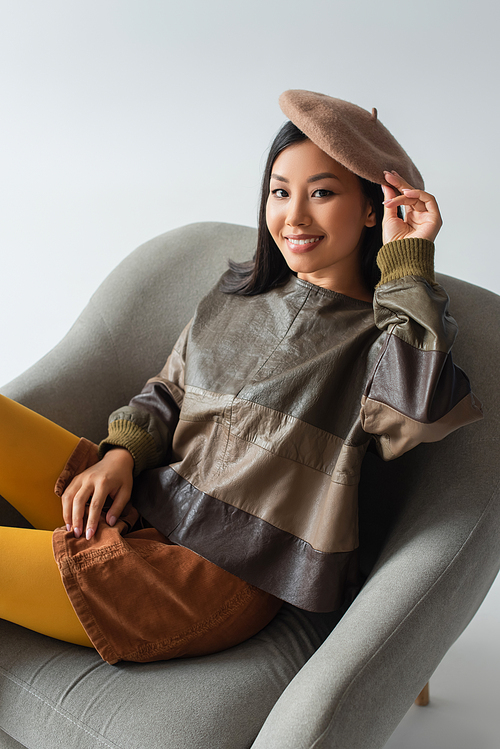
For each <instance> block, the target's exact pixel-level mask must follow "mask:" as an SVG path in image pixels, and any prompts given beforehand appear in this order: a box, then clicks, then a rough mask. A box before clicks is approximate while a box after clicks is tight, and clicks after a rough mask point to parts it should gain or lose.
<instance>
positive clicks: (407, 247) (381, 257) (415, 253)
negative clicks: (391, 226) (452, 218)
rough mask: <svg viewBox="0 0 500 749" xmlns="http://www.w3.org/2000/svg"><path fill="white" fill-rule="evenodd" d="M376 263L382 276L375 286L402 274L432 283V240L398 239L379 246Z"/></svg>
mask: <svg viewBox="0 0 500 749" xmlns="http://www.w3.org/2000/svg"><path fill="white" fill-rule="evenodd" d="M377 265H378V267H379V268H380V271H381V273H382V277H381V279H380V282H379V283H378V284H377V286H382V284H384V283H387V282H388V281H395V280H396V279H398V278H404V276H420V277H422V278H425V280H426V281H430V282H431V283H434V242H431V241H430V240H429V239H398V240H396V241H394V242H387V244H385V245H384V246H383V247H381V248H380V250H379V253H378V255H377Z"/></svg>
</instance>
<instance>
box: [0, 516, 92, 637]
mask: <svg viewBox="0 0 500 749" xmlns="http://www.w3.org/2000/svg"><path fill="white" fill-rule="evenodd" d="M0 618H2V619H7V620H8V621H11V622H14V623H15V624H20V625H21V626H22V627H27V628H28V629H32V630H34V631H35V632H40V633H41V634H44V635H48V636H49V637H55V638H57V639H58V640H64V641H65V642H72V643H74V644H75V645H86V646H87V647H93V646H92V643H91V641H90V640H89V638H88V637H87V635H86V633H85V630H84V628H83V627H82V625H81V624H80V621H79V620H78V617H77V615H76V614H75V612H74V611H73V607H72V606H71V603H70V602H69V598H68V596H67V594H66V591H65V589H64V585H63V583H62V580H61V575H60V574H59V569H58V567H57V564H56V562H55V560H54V555H53V553H52V533H51V532H50V531H39V530H31V529H29V528H2V527H0Z"/></svg>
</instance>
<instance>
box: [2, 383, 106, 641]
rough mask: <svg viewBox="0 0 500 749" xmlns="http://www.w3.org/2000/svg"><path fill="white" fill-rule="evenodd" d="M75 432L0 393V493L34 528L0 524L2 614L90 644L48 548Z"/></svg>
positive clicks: (59, 636) (60, 519)
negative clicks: (60, 481) (59, 487)
mask: <svg viewBox="0 0 500 749" xmlns="http://www.w3.org/2000/svg"><path fill="white" fill-rule="evenodd" d="M77 443H78V437H75V435H74V434H71V433H70V432H68V431H66V429H63V428H62V427H59V426H57V424H54V423H53V422H51V421H49V420H48V419H45V418H44V417H43V416H39V415H38V414H36V413H34V412H33V411H30V410H29V409H28V408H25V407H24V406H21V405H19V404H18V403H15V402H14V401H11V400H9V399H8V398H6V397H5V396H3V395H0V494H1V495H2V496H3V497H4V498H5V499H6V500H7V501H8V502H10V504H12V505H13V506H14V507H15V508H16V509H17V510H19V512H20V513H21V514H22V515H23V516H24V517H25V518H26V520H28V521H29V522H30V523H31V524H32V525H33V526H34V527H35V528H36V529H37V530H33V529H30V528H4V527H0V618H1V619H7V620H9V621H11V622H15V623H16V624H20V625H21V626H23V627H28V628H29V629H32V630H35V631H36V632H41V633H42V634H44V635H49V636H50V637H56V638H57V639H59V640H65V641H66V642H72V643H75V644H77V645H86V646H87V647H92V643H91V641H90V640H89V638H88V637H87V635H86V633H85V630H84V629H83V627H82V625H81V624H80V621H79V619H78V617H77V616H76V614H75V612H74V610H73V607H72V606H71V603H70V601H69V598H68V596H67V595H66V591H65V589H64V586H63V584H62V580H61V576H60V574H59V570H58V568H57V565H56V562H55V560H54V555H53V553H52V531H53V530H54V528H57V527H59V526H61V525H64V521H63V517H62V510H61V500H60V499H59V497H57V496H56V495H55V494H54V485H55V483H56V480H57V478H58V476H59V474H60V473H61V471H62V469H63V468H64V465H65V463H66V461H67V459H68V457H69V455H70V454H71V453H72V452H73V450H74V448H75V447H76V445H77Z"/></svg>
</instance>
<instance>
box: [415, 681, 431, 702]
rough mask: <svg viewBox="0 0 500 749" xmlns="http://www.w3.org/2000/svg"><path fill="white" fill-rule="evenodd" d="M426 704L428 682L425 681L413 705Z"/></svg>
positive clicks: (427, 700) (427, 699)
mask: <svg viewBox="0 0 500 749" xmlns="http://www.w3.org/2000/svg"><path fill="white" fill-rule="evenodd" d="M428 704H429V682H427V684H426V685H425V687H424V688H423V689H422V691H421V692H420V694H419V695H418V697H417V699H416V700H415V705H419V706H420V707H425V706H426V705H428Z"/></svg>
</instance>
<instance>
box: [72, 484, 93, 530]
mask: <svg viewBox="0 0 500 749" xmlns="http://www.w3.org/2000/svg"><path fill="white" fill-rule="evenodd" d="M92 491H93V490H92V489H91V488H90V487H88V486H82V488H81V489H79V491H77V493H76V494H75V497H74V499H73V508H72V517H71V525H72V528H73V533H74V534H75V536H76V538H80V536H81V535H82V533H83V516H84V514H85V508H86V506H87V502H88V501H89V499H90V498H91V497H92Z"/></svg>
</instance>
